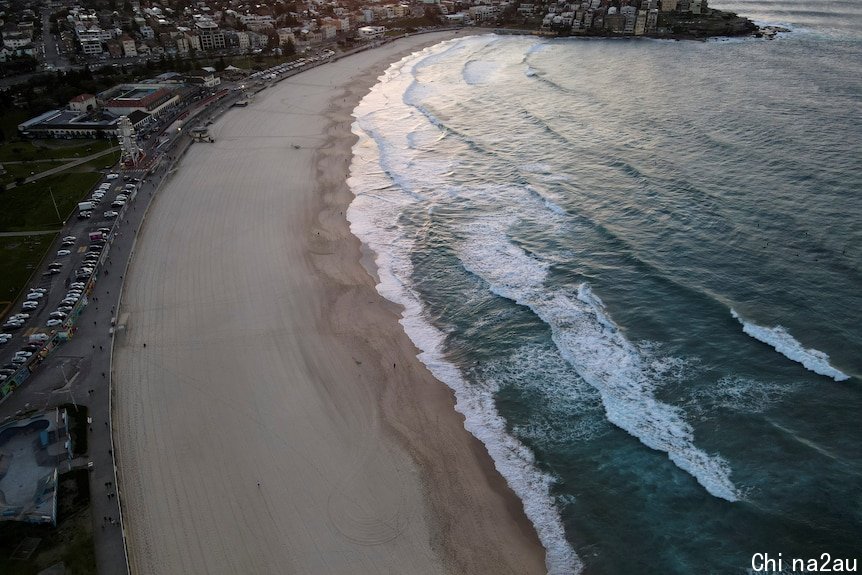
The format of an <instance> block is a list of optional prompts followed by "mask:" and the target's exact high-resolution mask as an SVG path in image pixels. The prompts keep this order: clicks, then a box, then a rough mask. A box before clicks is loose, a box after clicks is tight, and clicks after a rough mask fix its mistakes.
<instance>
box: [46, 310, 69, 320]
mask: <svg viewBox="0 0 862 575" xmlns="http://www.w3.org/2000/svg"><path fill="white" fill-rule="evenodd" d="M66 315H67V314H65V313H63V312H61V311H52V312H51V315H50V317H51V319H66Z"/></svg>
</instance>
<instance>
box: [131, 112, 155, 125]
mask: <svg viewBox="0 0 862 575" xmlns="http://www.w3.org/2000/svg"><path fill="white" fill-rule="evenodd" d="M127 117H128V118H129V121H130V122H131V123H132V125H133V126H137V125H138V124H139V123H140V122H142V121H144V120H146V119H147V118H149V117H150V115H149V114H147V113H146V112H142V111H141V110H132V113H131V114H129V115H128V116H127Z"/></svg>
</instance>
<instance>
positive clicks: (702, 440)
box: [348, 0, 862, 574]
mask: <svg viewBox="0 0 862 575" xmlns="http://www.w3.org/2000/svg"><path fill="white" fill-rule="evenodd" d="M712 5H713V6H714V7H718V8H722V9H728V10H733V11H736V12H739V13H740V14H743V15H746V16H749V17H750V18H752V19H754V20H756V21H757V22H759V23H761V24H778V25H783V26H786V27H788V28H789V29H790V30H791V31H790V32H789V33H786V34H781V35H779V37H778V38H777V39H775V40H759V39H729V40H715V41H709V42H677V41H657V40H646V39H639V40H633V39H630V40H602V39H596V40H583V39H540V38H534V37H526V36H493V35H483V36H473V37H466V38H460V39H457V40H454V41H450V42H446V43H443V44H439V45H437V46H434V47H432V48H428V49H426V50H424V51H422V52H420V53H417V54H414V55H412V56H410V57H408V58H405V59H404V60H402V61H400V62H397V63H395V64H393V65H392V66H391V67H390V68H389V70H388V71H387V72H386V74H385V75H384V76H383V77H382V78H381V80H380V82H379V83H378V84H377V85H376V86H375V87H374V88H373V89H372V91H371V93H370V94H369V95H368V96H367V97H366V98H365V99H364V100H363V101H362V102H361V103H360V105H359V106H358V108H357V109H356V111H355V113H354V115H355V119H356V120H355V123H354V127H353V129H354V132H355V133H356V134H357V135H358V136H359V141H358V142H357V144H356V146H355V147H354V159H353V162H352V165H351V179H350V185H351V188H352V189H353V191H354V193H355V194H356V199H355V200H354V202H353V203H352V204H351V206H350V209H349V212H348V216H349V219H350V221H351V228H352V230H353V232H354V233H355V234H356V235H357V236H358V237H359V238H360V239H361V240H362V241H363V242H364V243H365V244H366V245H367V246H368V247H369V248H370V249H371V250H372V251H373V253H374V255H375V260H376V265H377V268H376V274H377V276H378V278H379V285H378V290H379V291H380V292H381V293H382V294H383V295H384V296H385V297H387V298H389V299H391V300H392V301H395V302H398V303H400V304H402V305H403V306H404V308H405V311H404V314H403V319H402V324H403V326H404V329H405V331H406V332H407V334H408V335H409V336H410V337H411V339H412V340H413V341H414V342H415V343H416V345H417V347H418V348H419V349H420V350H422V354H421V356H420V357H421V359H422V361H423V362H425V363H426V364H427V365H428V366H429V368H430V369H431V371H432V372H433V373H434V374H435V375H436V376H437V377H438V379H440V380H441V381H443V382H444V383H446V384H447V385H449V386H450V387H451V388H452V389H453V390H454V391H455V394H456V396H457V400H458V405H457V408H458V410H459V411H461V412H462V413H463V414H464V415H465V417H466V425H467V427H468V429H469V431H470V432H471V433H473V434H474V435H476V436H477V437H478V438H479V439H481V440H482V441H483V442H484V444H485V445H486V447H487V449H488V451H489V453H490V454H491V456H492V458H493V459H494V461H495V463H496V465H497V468H498V469H499V470H500V472H501V473H502V475H503V476H504V477H505V478H506V480H507V482H508V483H509V485H511V486H512V488H513V489H514V491H515V492H516V493H517V494H518V496H519V497H520V498H521V500H522V501H523V502H524V507H525V510H526V512H527V515H528V517H529V518H530V520H531V521H532V522H533V523H534V524H535V525H536V529H537V531H538V533H539V536H540V538H541V540H542V542H543V544H544V545H545V547H546V548H547V550H548V567H549V571H550V572H552V573H577V572H584V573H596V574H617V573H622V574H636V573H650V574H651V573H668V574H670V573H748V572H751V569H752V568H754V569H756V568H757V566H753V565H752V556H754V555H755V554H757V553H761V554H762V553H769V554H770V556H771V557H777V556H778V554H779V553H781V554H782V555H781V556H782V558H783V559H784V560H785V563H784V567H785V568H787V567H789V563H788V561H789V560H790V559H792V558H806V559H807V558H811V557H817V558H820V557H821V556H822V554H823V553H829V554H830V557H831V558H832V559H835V558H842V559H843V558H856V559H857V560H862V379H860V378H862V3H859V2H857V1H855V0H842V1H825V0H810V1H805V2H803V1H800V0H786V1H782V2H778V1H772V0H767V1H753V0H738V1H728V2H721V3H719V2H714V3H712ZM786 571H787V572H790V569H786ZM755 572H756V571H755Z"/></svg>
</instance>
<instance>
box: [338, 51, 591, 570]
mask: <svg viewBox="0 0 862 575" xmlns="http://www.w3.org/2000/svg"><path fill="white" fill-rule="evenodd" d="M472 42H475V40H472ZM451 48H452V45H451V42H450V43H445V44H444V45H443V46H442V47H438V48H435V49H426V50H425V51H423V52H422V53H420V54H418V55H413V56H409V57H407V58H405V59H404V60H402V61H401V62H397V63H395V64H393V65H392V66H391V67H390V69H389V70H388V71H387V73H386V74H385V75H384V78H383V80H382V82H381V83H380V84H378V85H377V86H375V87H374V88H373V89H372V91H371V92H370V93H369V94H368V96H366V97H365V98H364V99H363V100H362V102H361V103H360V105H359V106H358V107H357V109H356V110H355V111H354V116H355V117H356V118H357V121H356V122H355V123H354V124H353V131H354V133H356V134H357V135H358V136H359V141H358V142H357V143H356V145H355V146H354V157H353V161H352V163H351V168H350V172H351V177H350V179H349V180H348V183H349V185H350V187H351V190H352V191H353V193H354V195H355V196H356V197H355V199H354V201H353V202H352V203H351V205H350V207H349V208H348V211H347V218H348V220H349V221H350V229H351V231H352V232H353V233H354V234H355V235H356V236H357V237H359V239H360V240H361V241H362V242H363V243H364V244H365V245H366V246H367V247H368V248H370V250H371V251H372V252H373V253H374V254H375V263H376V265H377V268H378V274H379V278H380V282H379V283H378V285H377V291H378V292H379V293H380V294H381V295H383V296H384V297H385V298H387V299H389V300H391V301H393V302H396V303H398V304H400V305H402V306H403V307H404V311H403V312H402V317H401V320H400V323H401V325H402V326H403V327H404V330H405V332H406V333H407V335H408V336H409V337H410V339H411V340H412V341H413V343H414V344H415V345H416V346H417V347H418V348H419V349H420V350H422V352H421V353H420V354H419V359H420V360H422V362H423V363H425V365H427V366H428V368H429V369H430V371H431V373H432V374H433V375H434V376H435V377H436V378H437V379H439V380H440V381H442V382H444V383H445V384H446V385H448V386H449V387H450V388H452V390H453V391H454V393H455V397H456V405H455V407H456V409H457V410H458V411H459V412H460V413H462V414H464V417H465V427H466V428H467V430H468V431H469V432H470V433H472V434H473V435H474V436H476V437H477V438H478V439H479V440H480V441H482V443H483V444H484V445H485V448H486V449H487V450H488V453H489V454H490V456H491V458H492V459H493V460H494V464H495V466H496V468H497V470H498V471H499V472H500V473H501V475H502V476H503V477H504V478H505V479H506V481H507V483H508V484H509V485H510V487H511V488H512V490H513V491H514V492H515V493H516V494H517V496H518V497H519V498H520V499H521V501H522V502H523V505H524V511H525V513H526V515H527V517H528V518H529V519H530V521H531V522H532V523H533V525H534V526H535V528H536V532H537V534H538V536H539V539H540V541H541V542H542V545H543V546H544V547H545V549H546V552H547V553H546V564H547V568H548V572H549V573H553V574H559V575H568V574H574V573H579V572H580V570H581V568H582V566H581V563H580V560H579V559H578V557H577V556H576V555H575V552H574V550H573V549H572V547H571V545H569V543H568V541H567V540H566V536H565V531H564V529H563V525H562V520H561V519H560V516H559V512H558V510H557V508H556V506H555V503H554V500H553V499H552V498H551V496H550V486H551V485H552V484H553V478H552V477H551V476H550V475H548V474H545V473H542V472H541V471H539V469H538V468H537V467H536V465H535V460H534V456H533V454H532V452H531V451H530V450H529V449H528V448H527V447H526V446H524V445H523V444H522V443H521V442H520V441H518V440H517V439H515V438H514V437H512V436H511V435H509V434H508V433H507V432H506V423H505V421H504V420H503V418H502V417H501V416H500V415H499V413H498V412H497V409H496V405H495V403H494V393H495V391H496V389H495V385H494V383H493V382H489V383H488V384H487V385H484V386H482V385H475V384H474V383H473V382H471V383H467V381H465V380H464V378H463V377H462V374H461V372H460V371H459V370H458V368H457V367H456V366H454V365H453V364H451V363H449V362H448V361H446V359H445V354H444V341H445V340H444V338H445V336H444V334H443V333H442V332H441V331H440V330H438V329H436V328H435V327H434V326H433V325H431V324H430V323H429V322H428V321H427V320H426V319H425V316H424V314H423V307H422V303H421V301H420V299H419V297H418V295H417V294H416V293H415V292H414V291H413V290H412V289H411V287H410V277H411V274H412V264H411V261H410V257H409V256H410V253H411V250H412V247H413V239H412V238H413V233H412V230H409V229H402V226H401V224H400V223H399V216H400V215H401V214H402V213H403V212H404V211H405V210H407V209H410V208H412V207H413V206H414V205H416V204H419V203H420V202H421V205H422V206H424V208H425V209H430V208H432V207H433V206H431V205H428V204H429V202H433V199H432V198H434V197H435V194H438V195H439V194H446V193H447V191H446V189H445V185H444V183H443V182H441V181H440V177H441V174H443V173H445V172H446V170H440V169H439V164H435V163H434V161H433V159H432V158H423V162H422V163H421V165H420V164H417V163H414V162H413V161H412V160H411V158H416V154H421V153H422V152H421V150H415V149H414V150H408V148H409V146H408V145H406V144H407V143H408V139H409V137H408V133H410V132H415V130H416V129H417V127H416V126H417V122H418V121H419V120H421V114H419V113H417V111H416V110H415V109H413V108H410V107H408V106H407V105H406V104H405V103H404V102H403V99H401V98H395V97H394V96H392V97H390V95H401V94H404V93H405V92H406V90H407V88H408V87H409V86H410V84H411V83H412V79H411V78H410V74H408V73H403V74H402V72H406V70H413V71H414V73H415V71H416V70H419V69H421V66H420V64H421V63H422V59H423V58H426V57H435V56H438V55H439V52H438V51H440V50H447V49H451ZM435 50H437V51H435ZM414 95H415V94H414ZM405 118H406V119H407V120H405ZM383 123H386V124H385V125H384V124H383ZM405 126H409V127H405ZM405 150H408V151H407V152H405ZM424 160H428V162H425V161H424ZM377 165H380V166H384V172H383V173H381V172H380V171H379V169H378V168H377ZM429 166H430V167H429ZM405 173H410V174H411V177H410V179H409V180H407V179H405V178H404V177H403V176H402V174H405ZM393 184H397V185H393Z"/></svg>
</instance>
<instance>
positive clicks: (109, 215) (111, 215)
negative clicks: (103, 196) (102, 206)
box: [102, 210, 120, 219]
mask: <svg viewBox="0 0 862 575" xmlns="http://www.w3.org/2000/svg"><path fill="white" fill-rule="evenodd" d="M102 215H104V216H105V217H106V218H108V219H111V218H116V217H117V216H119V215H120V214H118V213H117V212H115V211H114V210H109V211H107V212H105V213H104V214H102Z"/></svg>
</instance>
